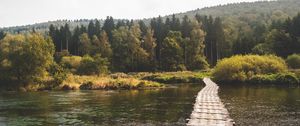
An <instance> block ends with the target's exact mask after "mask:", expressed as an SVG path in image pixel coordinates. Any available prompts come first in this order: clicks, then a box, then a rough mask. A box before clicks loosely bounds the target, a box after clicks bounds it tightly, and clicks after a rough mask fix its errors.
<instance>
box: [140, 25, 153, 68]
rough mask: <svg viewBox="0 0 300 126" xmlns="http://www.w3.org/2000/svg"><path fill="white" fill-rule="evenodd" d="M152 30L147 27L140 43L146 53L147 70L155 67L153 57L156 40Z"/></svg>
mask: <svg viewBox="0 0 300 126" xmlns="http://www.w3.org/2000/svg"><path fill="white" fill-rule="evenodd" d="M153 34H154V33H153V31H152V30H151V29H150V28H148V29H147V32H146V34H145V36H144V37H143V40H144V42H143V43H142V47H143V48H144V50H145V51H146V52H147V53H148V55H149V57H148V64H149V65H148V70H155V69H156V58H155V47H156V42H155V41H156V40H155V38H153Z"/></svg>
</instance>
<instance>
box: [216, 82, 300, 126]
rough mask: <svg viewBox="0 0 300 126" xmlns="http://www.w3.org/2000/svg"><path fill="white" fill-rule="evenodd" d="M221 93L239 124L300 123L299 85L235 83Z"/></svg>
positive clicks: (281, 125)
mask: <svg viewBox="0 0 300 126" xmlns="http://www.w3.org/2000/svg"><path fill="white" fill-rule="evenodd" d="M219 94H220V97H221V99H222V101H223V102H224V103H225V106H226V108H227V109H228V111H229V113H230V115H231V117H232V118H233V119H234V121H235V122H236V124H237V125H238V126H300V88H291V87H283V86H253V85H252V86H251V85H248V86H245V85H244V86H241V85H234V86H221V88H220V93H219Z"/></svg>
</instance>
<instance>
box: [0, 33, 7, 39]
mask: <svg viewBox="0 0 300 126" xmlns="http://www.w3.org/2000/svg"><path fill="white" fill-rule="evenodd" d="M5 36H6V33H5V32H3V31H0V40H1V39H3V38H4V37H5Z"/></svg>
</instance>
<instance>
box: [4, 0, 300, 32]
mask: <svg viewBox="0 0 300 126" xmlns="http://www.w3.org/2000/svg"><path fill="white" fill-rule="evenodd" d="M299 6H300V1H299V0H278V1H260V2H252V3H246V2H243V3H234V4H227V5H220V6H214V7H206V8H202V9H196V10H192V11H188V12H184V13H178V14H175V15H176V17H178V18H180V19H182V17H183V16H184V15H188V16H189V17H194V16H195V15H196V14H200V15H211V16H213V17H221V18H223V20H225V21H224V22H225V23H226V22H227V23H232V24H234V23H235V22H239V23H241V22H242V24H243V23H246V24H249V25H253V23H257V22H259V23H264V24H270V23H271V22H272V21H273V20H280V19H285V18H287V17H293V16H295V15H296V14H297V13H298V12H300V8H299ZM166 17H171V15H167V16H164V17H163V18H164V19H165V18H166ZM89 21H90V20H88V19H80V20H75V21H70V20H57V21H49V22H44V23H37V24H32V25H26V26H16V27H8V28H2V29H0V30H1V31H6V32H11V33H17V32H24V31H30V30H32V29H33V28H35V29H36V31H39V32H44V31H46V30H48V28H49V26H50V24H54V26H62V25H64V24H65V23H68V24H69V25H70V28H71V29H74V28H75V27H76V26H77V25H84V26H87V25H88V23H89ZM115 21H117V20H115ZM144 21H145V22H146V24H148V23H149V22H150V19H144ZM100 23H103V20H100Z"/></svg>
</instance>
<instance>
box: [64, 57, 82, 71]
mask: <svg viewBox="0 0 300 126" xmlns="http://www.w3.org/2000/svg"><path fill="white" fill-rule="evenodd" d="M81 60H82V57H80V56H64V57H62V59H61V61H60V64H61V66H62V67H63V68H65V69H69V70H71V71H72V72H75V71H76V70H77V69H78V68H79V65H80V62H81Z"/></svg>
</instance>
